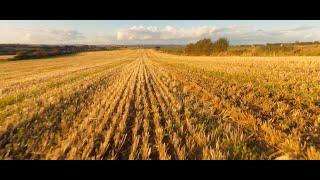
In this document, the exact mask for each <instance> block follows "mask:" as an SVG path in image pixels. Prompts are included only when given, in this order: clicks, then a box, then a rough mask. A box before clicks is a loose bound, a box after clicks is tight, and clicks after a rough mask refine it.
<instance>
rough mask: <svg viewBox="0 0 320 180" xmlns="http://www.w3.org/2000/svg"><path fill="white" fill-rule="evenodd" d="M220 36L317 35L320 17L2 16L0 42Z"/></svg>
mask: <svg viewBox="0 0 320 180" xmlns="http://www.w3.org/2000/svg"><path fill="white" fill-rule="evenodd" d="M219 37H226V38H228V39H229V40H230V42H231V43H232V44H252V43H267V42H270V43H271V42H294V41H319V40H320V21H293V20H281V21H280V20H275V21H266V20H261V21H257V20H254V21H253V20H241V21H240V20H203V21H202V20H112V21H110V20H105V21H102V20H45V21H43V20H41V21H36V20H30V21H29V20H28V21H27V20H19V21H7V20H0V43H30V44H186V43H190V42H194V41H196V40H199V39H201V38H211V39H213V40H214V39H217V38H219Z"/></svg>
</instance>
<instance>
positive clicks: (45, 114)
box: [0, 49, 320, 159]
mask: <svg viewBox="0 0 320 180" xmlns="http://www.w3.org/2000/svg"><path fill="white" fill-rule="evenodd" d="M2 57H4V56H0V59H1V58H2ZM0 77H1V79H0V84H1V86H0V159H320V57H317V56H315V57H236V56H234V57H233V56H230V57H201V56H198V57H195V56H177V55H170V54H165V53H160V52H158V51H155V50H146V49H136V50H114V51H108V52H107V51H99V52H88V53H81V54H76V55H74V56H70V57H68V56H67V57H57V58H47V59H43V60H20V61H3V62H0Z"/></svg>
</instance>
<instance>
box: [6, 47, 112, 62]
mask: <svg viewBox="0 0 320 180" xmlns="http://www.w3.org/2000/svg"><path fill="white" fill-rule="evenodd" d="M103 50H109V48H106V47H104V46H103V47H100V46H89V45H81V46H71V45H69V46H40V47H36V48H28V49H21V50H19V51H17V52H16V55H15V56H14V57H13V59H12V60H21V59H38V58H46V57H54V56H63V55H70V54H76V53H79V52H85V51H103ZM110 50H111V48H110Z"/></svg>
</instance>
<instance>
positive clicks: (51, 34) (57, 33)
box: [0, 27, 86, 44]
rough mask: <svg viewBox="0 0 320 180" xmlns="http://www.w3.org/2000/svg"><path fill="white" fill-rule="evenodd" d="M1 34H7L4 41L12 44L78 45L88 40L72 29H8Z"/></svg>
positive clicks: (0, 31)
mask: <svg viewBox="0 0 320 180" xmlns="http://www.w3.org/2000/svg"><path fill="white" fill-rule="evenodd" d="M0 33H1V34H6V37H7V38H5V39H4V40H7V41H10V42H11V43H27V44H28V43H32V44H73V43H74V44H77V43H80V42H81V41H84V40H86V37H85V36H84V35H83V34H82V33H81V32H79V31H77V30H70V29H54V28H46V29H39V28H21V27H7V28H5V29H2V30H0Z"/></svg>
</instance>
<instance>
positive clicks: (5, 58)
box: [0, 55, 14, 60]
mask: <svg viewBox="0 0 320 180" xmlns="http://www.w3.org/2000/svg"><path fill="white" fill-rule="evenodd" d="M12 57H14V55H0V60H7V59H10V58H12Z"/></svg>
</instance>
